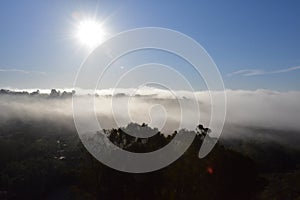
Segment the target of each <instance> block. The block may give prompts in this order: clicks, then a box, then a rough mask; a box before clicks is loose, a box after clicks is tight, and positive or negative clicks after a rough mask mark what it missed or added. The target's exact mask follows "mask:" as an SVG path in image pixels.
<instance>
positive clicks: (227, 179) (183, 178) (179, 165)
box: [0, 120, 299, 199]
mask: <svg viewBox="0 0 300 200" xmlns="http://www.w3.org/2000/svg"><path fill="white" fill-rule="evenodd" d="M138 126H139V125H137V124H130V125H129V126H128V127H130V128H131V129H132V128H136V127H138ZM143 126H146V125H145V124H144V125H143ZM128 127H127V128H128ZM149 129H150V128H149ZM152 130H153V129H152ZM0 131H1V136H0V198H1V199H256V198H266V199H272V198H273V197H274V196H273V195H278V194H276V191H273V190H274V189H278V187H280V184H281V183H282V182H284V183H286V184H287V185H288V184H289V182H292V181H294V182H292V183H295V185H293V187H291V188H285V189H284V190H282V194H281V195H282V197H283V198H284V199H294V198H296V196H297V195H298V196H297V197H299V191H298V188H299V187H298V188H297V184H298V186H299V181H297V179H296V176H297V177H298V178H299V171H298V172H297V171H290V172H289V174H288V175H286V174H282V172H280V173H279V172H278V173H277V175H274V172H273V173H272V174H270V173H269V174H267V173H265V174H263V175H262V174H260V172H259V171H257V164H256V162H255V161H253V160H252V159H251V158H250V157H247V156H245V155H243V154H241V153H238V152H237V151H234V150H230V148H228V147H224V146H223V145H221V144H218V145H217V146H216V147H215V148H214V150H213V151H212V152H211V153H210V154H209V155H208V156H207V157H206V158H205V159H201V160H200V159H198V158H197V154H198V151H199V148H200V145H201V142H202V134H205V132H204V133H202V134H201V131H199V132H198V135H197V137H196V139H195V140H194V142H193V144H192V145H191V147H190V148H189V149H188V151H186V152H185V154H184V155H183V156H182V157H181V158H180V159H178V160H177V161H176V162H174V163H173V164H171V165H169V166H168V167H166V168H164V169H161V170H159V171H155V172H151V173H146V174H129V173H124V172H119V171H116V170H113V169H111V168H109V167H107V166H104V165H103V164H101V163H100V162H98V161H97V160H95V159H94V158H93V157H92V156H91V155H90V154H89V153H88V152H87V151H86V149H85V148H84V147H83V145H82V144H81V142H80V140H79V138H78V136H77V134H76V131H75V130H74V128H70V127H67V126H63V125H58V124H51V123H50V122H47V121H43V122H42V121H41V122H26V123H25V122H22V121H19V120H11V121H9V122H6V123H3V124H2V125H1V129H0ZM154 131H156V130H154ZM106 133H107V135H108V137H109V138H110V140H112V141H113V142H114V143H115V144H118V145H119V146H121V143H122V140H121V139H120V138H124V137H127V143H130V144H131V145H127V147H124V148H128V149H127V150H130V151H134V152H145V151H150V150H154V149H158V148H161V147H162V146H164V145H166V144H167V143H168V142H169V141H170V140H171V139H172V137H173V136H174V134H176V133H174V134H173V135H171V136H165V135H163V134H162V133H159V132H158V133H157V134H156V135H154V136H153V137H151V138H150V139H148V140H147V141H146V142H145V141H142V140H137V139H134V138H130V137H131V136H128V135H125V134H126V133H124V131H122V130H121V129H112V130H106ZM291 173H294V174H291ZM266 174H267V175H266ZM279 176H281V178H278V177H279ZM268 180H272V181H271V182H270V183H268ZM298 180H299V179H298ZM285 195H289V196H285ZM278 199H282V198H278Z"/></svg>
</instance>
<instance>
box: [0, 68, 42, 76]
mask: <svg viewBox="0 0 300 200" xmlns="http://www.w3.org/2000/svg"><path fill="white" fill-rule="evenodd" d="M0 72H15V73H23V74H42V75H44V74H46V72H42V71H35V70H22V69H0Z"/></svg>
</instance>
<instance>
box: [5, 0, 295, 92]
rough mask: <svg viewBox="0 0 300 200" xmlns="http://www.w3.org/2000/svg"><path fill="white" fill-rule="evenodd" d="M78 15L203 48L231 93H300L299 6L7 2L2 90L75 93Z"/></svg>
mask: <svg viewBox="0 0 300 200" xmlns="http://www.w3.org/2000/svg"><path fill="white" fill-rule="evenodd" d="M74 13H80V14H81V15H82V16H87V17H91V16H93V17H95V18H96V19H97V20H99V21H104V22H105V24H104V25H105V27H106V29H107V30H108V32H109V34H111V35H113V34H116V33H119V32H121V31H124V30H128V29H131V28H138V27H146V26H157V27H164V28H170V29H174V30H177V31H180V32H182V33H184V34H186V35H188V36H190V37H192V38H194V39H195V40H196V41H197V42H199V43H200V44H201V45H202V46H203V47H204V48H205V49H206V50H207V52H208V53H209V54H210V56H211V57H212V58H213V60H214V61H215V63H216V64H217V66H218V68H219V70H220V72H221V74H222V76H223V79H224V82H225V86H226V88H229V89H251V90H254V89H272V90H283V91H285V90H299V89H300V78H299V76H300V69H299V68H297V67H298V66H300V37H299V35H300V2H299V1H64V2H62V1H31V0H27V1H20V2H18V3H17V2H16V1H1V6H0V23H1V26H0V34H1V37H0V44H1V45H0V87H1V88H6V87H11V88H52V87H59V88H62V87H66V88H68V87H72V84H73V80H74V78H75V74H76V72H77V70H78V68H79V66H80V64H81V62H82V61H83V60H84V58H85V57H86V56H87V55H88V52H89V51H88V49H87V48H85V47H82V46H80V45H79V44H78V41H76V40H75V39H74V37H73V35H74V29H75V26H76V23H78V22H77V21H76V20H75V19H74V17H72V16H73V15H74Z"/></svg>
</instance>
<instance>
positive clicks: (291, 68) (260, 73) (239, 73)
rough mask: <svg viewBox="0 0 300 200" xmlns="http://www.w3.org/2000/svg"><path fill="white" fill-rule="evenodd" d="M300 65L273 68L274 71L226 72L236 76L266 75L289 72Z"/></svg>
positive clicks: (247, 70)
mask: <svg viewBox="0 0 300 200" xmlns="http://www.w3.org/2000/svg"><path fill="white" fill-rule="evenodd" d="M299 69H300V66H295V67H289V68H285V69H279V70H273V71H265V70H261V69H243V70H238V71H235V72H231V73H229V74H226V76H235V75H242V76H256V75H265V74H280V73H287V72H291V71H295V70H299Z"/></svg>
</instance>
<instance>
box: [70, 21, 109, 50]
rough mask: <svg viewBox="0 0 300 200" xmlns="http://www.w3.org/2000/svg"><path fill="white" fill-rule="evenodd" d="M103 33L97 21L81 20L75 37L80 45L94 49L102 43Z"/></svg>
mask: <svg viewBox="0 0 300 200" xmlns="http://www.w3.org/2000/svg"><path fill="white" fill-rule="evenodd" d="M104 36H105V31H104V28H103V26H102V24H100V23H99V22H97V21H94V20H83V21H80V22H79V24H78V28H77V33H76V37H77V38H78V40H79V41H80V43H81V44H82V45H85V46H88V47H91V48H92V47H95V46H97V45H99V44H101V42H103V40H104Z"/></svg>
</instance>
